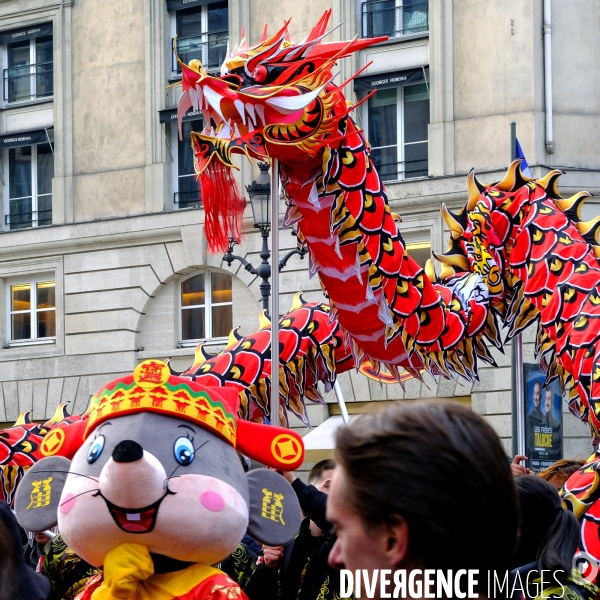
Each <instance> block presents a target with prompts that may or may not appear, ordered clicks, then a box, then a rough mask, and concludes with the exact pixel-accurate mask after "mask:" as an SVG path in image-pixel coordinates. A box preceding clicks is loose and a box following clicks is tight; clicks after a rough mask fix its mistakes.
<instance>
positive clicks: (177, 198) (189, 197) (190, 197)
mask: <svg viewBox="0 0 600 600" xmlns="http://www.w3.org/2000/svg"><path fill="white" fill-rule="evenodd" d="M173 206H174V207H175V208H177V209H180V208H200V207H201V206H202V200H201V199H200V192H199V191H198V190H192V191H190V192H175V193H174V194H173Z"/></svg>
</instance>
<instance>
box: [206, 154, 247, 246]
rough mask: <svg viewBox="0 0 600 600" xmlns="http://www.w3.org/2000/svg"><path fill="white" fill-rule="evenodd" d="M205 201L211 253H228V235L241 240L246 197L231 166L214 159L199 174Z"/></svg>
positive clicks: (207, 236)
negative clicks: (240, 189)
mask: <svg viewBox="0 0 600 600" xmlns="http://www.w3.org/2000/svg"><path fill="white" fill-rule="evenodd" d="M200 188H201V190H202V203H203V204H204V232H205V234H206V239H207V241H208V250H209V252H214V253H218V252H225V251H226V250H227V247H228V246H229V238H235V239H236V241H238V242H239V241H240V238H241V231H242V217H243V216H244V208H245V206H246V200H245V199H244V197H243V196H242V195H241V194H240V191H239V189H238V187H237V184H236V182H235V179H234V178H233V177H232V175H231V168H230V167H226V166H225V165H224V164H223V163H222V162H221V161H219V160H213V161H211V163H210V164H209V165H208V167H207V168H206V169H204V171H202V173H201V174H200Z"/></svg>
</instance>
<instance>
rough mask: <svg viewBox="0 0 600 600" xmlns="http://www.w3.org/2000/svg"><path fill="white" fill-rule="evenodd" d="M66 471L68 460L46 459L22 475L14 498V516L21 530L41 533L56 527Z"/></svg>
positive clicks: (57, 457) (61, 458)
mask: <svg viewBox="0 0 600 600" xmlns="http://www.w3.org/2000/svg"><path fill="white" fill-rule="evenodd" d="M70 467H71V461H70V460H68V459H66V458H63V457H62V456H50V457H48V458H42V460H40V461H38V462H36V463H35V465H33V467H31V468H30V469H29V470H28V471H27V473H25V477H23V479H22V480H21V483H20V484H19V487H18V489H17V494H16V496H15V513H16V515H17V520H18V521H19V524H20V525H21V527H23V529H27V530H28V531H45V530H46V529H50V528H51V527H54V526H55V525H56V524H57V522H58V504H59V502H60V497H61V495H62V491H63V488H64V486H65V481H66V479H67V475H68V474H69V469H70Z"/></svg>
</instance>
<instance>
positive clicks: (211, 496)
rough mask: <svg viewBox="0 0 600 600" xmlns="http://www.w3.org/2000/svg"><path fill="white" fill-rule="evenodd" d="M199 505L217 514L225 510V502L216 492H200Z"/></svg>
mask: <svg viewBox="0 0 600 600" xmlns="http://www.w3.org/2000/svg"><path fill="white" fill-rule="evenodd" d="M200 503H201V504H202V506H204V508H207V509H208V510H212V511H214V512H219V511H220V510H223V509H224V508H225V500H224V499H223V496H221V494H217V492H202V493H201V494H200Z"/></svg>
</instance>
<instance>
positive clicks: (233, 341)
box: [225, 325, 242, 350]
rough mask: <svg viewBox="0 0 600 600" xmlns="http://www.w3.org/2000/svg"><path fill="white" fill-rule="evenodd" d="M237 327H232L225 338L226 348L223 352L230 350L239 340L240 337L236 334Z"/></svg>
mask: <svg viewBox="0 0 600 600" xmlns="http://www.w3.org/2000/svg"><path fill="white" fill-rule="evenodd" d="M239 328H240V327H239V325H238V326H237V327H234V328H233V329H232V330H231V331H230V332H229V336H228V338H227V346H225V350H231V349H232V348H233V347H234V346H235V345H236V344H237V343H238V342H239V341H240V340H241V339H242V336H241V335H240V334H239V333H238V329H239Z"/></svg>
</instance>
